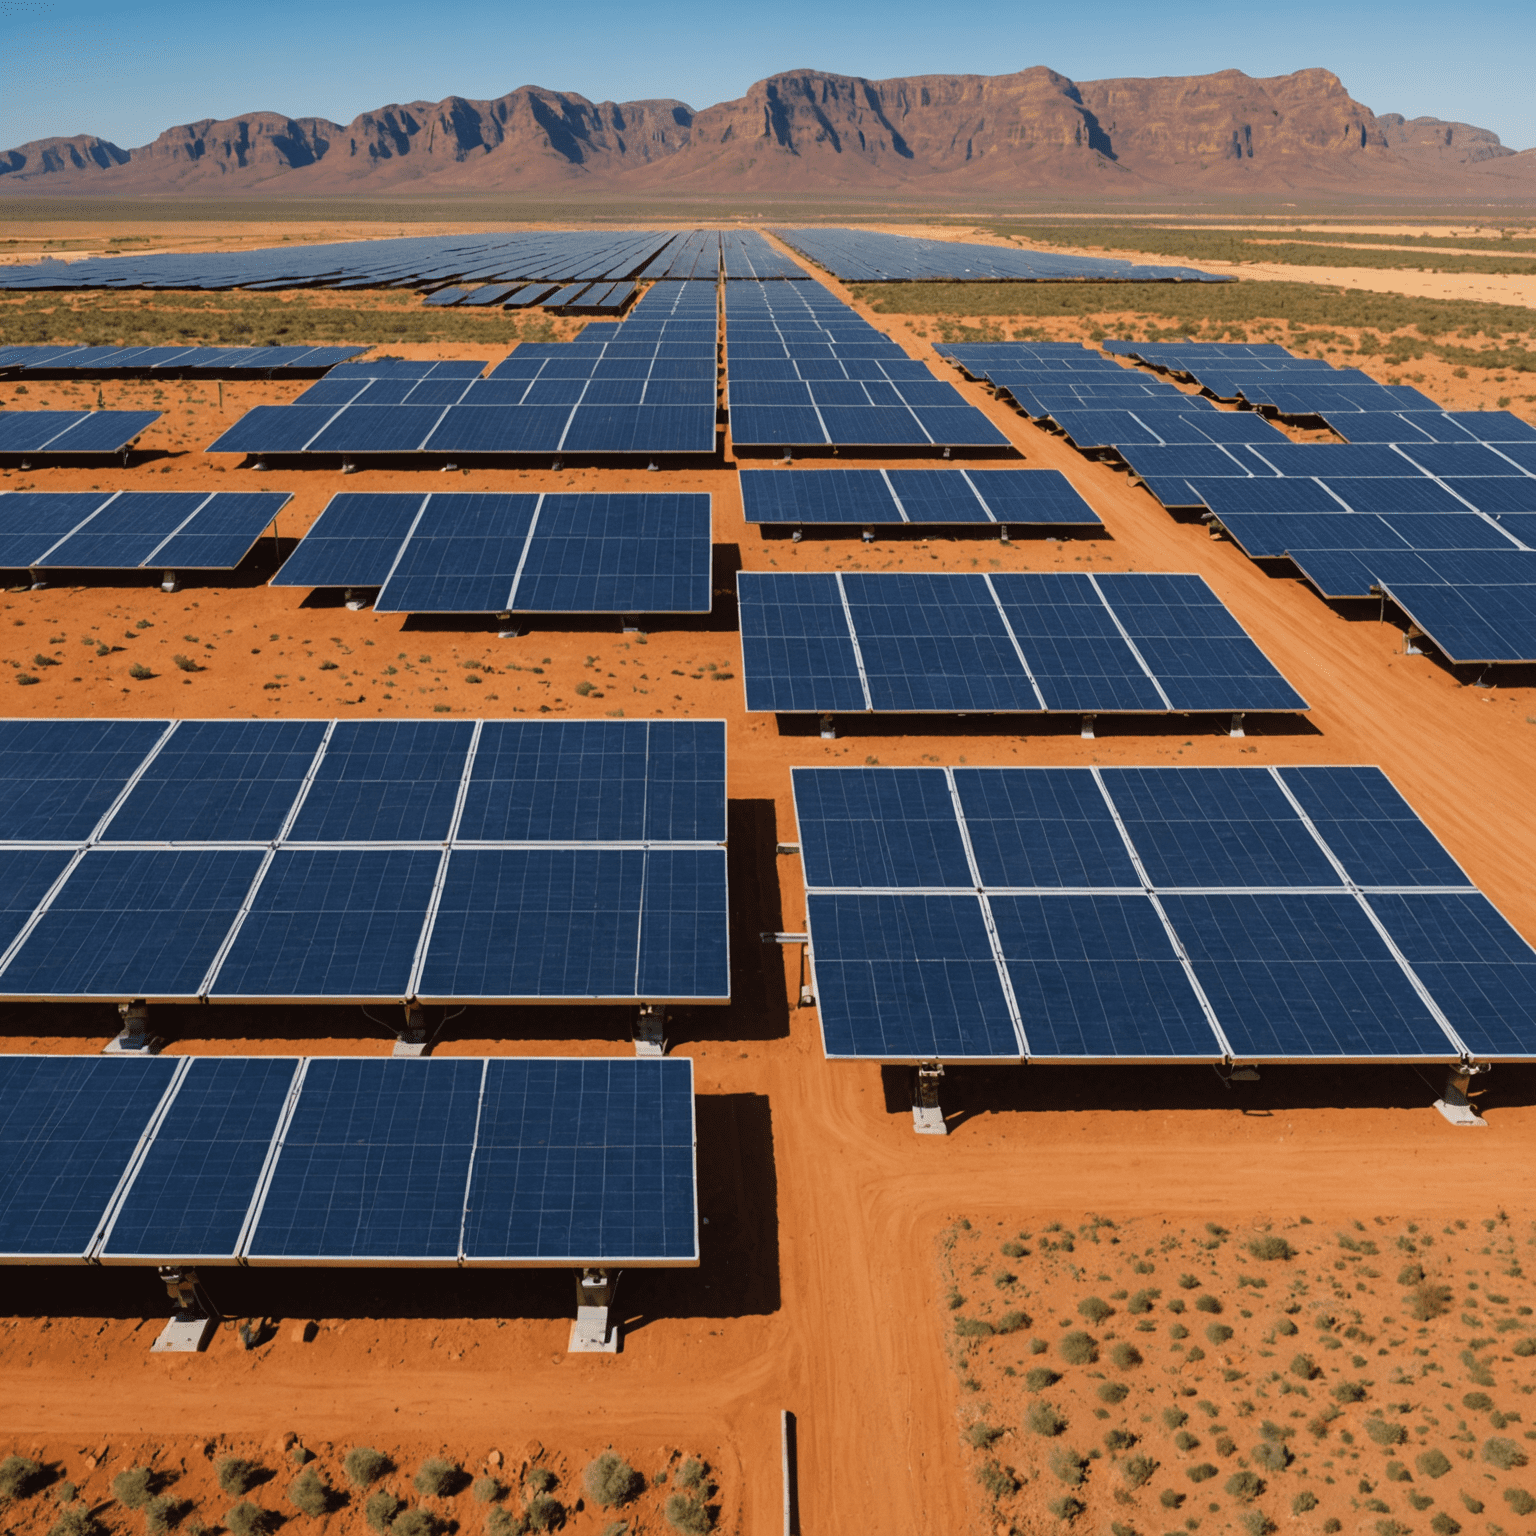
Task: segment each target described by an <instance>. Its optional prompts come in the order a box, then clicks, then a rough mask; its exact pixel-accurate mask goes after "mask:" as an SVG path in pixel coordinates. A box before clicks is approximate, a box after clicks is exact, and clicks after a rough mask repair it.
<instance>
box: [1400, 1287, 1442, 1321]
mask: <svg viewBox="0 0 1536 1536" xmlns="http://www.w3.org/2000/svg"><path fill="white" fill-rule="evenodd" d="M1451 1301H1452V1297H1451V1288H1450V1286H1448V1285H1439V1284H1437V1283H1436V1282H1435V1281H1433V1280H1424V1281H1421V1282H1420V1283H1419V1284H1418V1285H1416V1286H1414V1287H1413V1289H1412V1290H1411V1291H1410V1292H1409V1294H1408V1315H1409V1316H1410V1317H1411V1318H1412V1319H1413V1320H1414V1322H1416V1323H1427V1322H1430V1321H1431V1320H1432V1319H1434V1318H1437V1317H1439V1316H1441V1315H1442V1314H1443V1313H1446V1312H1449V1311H1450V1309H1451Z"/></svg>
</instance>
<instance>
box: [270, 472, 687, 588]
mask: <svg viewBox="0 0 1536 1536" xmlns="http://www.w3.org/2000/svg"><path fill="white" fill-rule="evenodd" d="M273 585H274V586H287V587H351V588H357V587H377V588H379V589H380V590H379V593H378V596H377V597H376V598H375V600H374V608H375V609H376V610H377V611H378V612H380V613H512V612H517V613H626V614H642V613H708V612H709V609H710V596H711V587H710V498H709V497H708V496H707V495H675V494H674V495H651V496H640V495H610V494H601V493H598V494H585V495H564V496H561V495H547V494H540V495H504V494H503V495H486V494H473V493H469V494H463V493H460V494H453V493H450V494H448V495H425V496H424V495H419V494H393V495H391V494H379V493H369V494H361V495H340V496H333V497H332V498H331V500H330V501H329V502H328V503H327V505H326V507H325V510H324V511H323V512H322V513H321V514H320V516H319V518H317V519H316V521H315V522H314V524H313V525H312V526H311V527H310V529H309V531H308V532H307V533H306V534H305V536H304V538H303V540H302V541H301V542H300V544H299V547H298V548H297V549H296V550H295V551H294V553H293V554H292V555H290V556H289V558H288V560H287V562H286V563H285V564H284V565H283V568H282V569H281V570H280V571H279V572H278V574H277V575H276V576H275V577H274V578H273Z"/></svg>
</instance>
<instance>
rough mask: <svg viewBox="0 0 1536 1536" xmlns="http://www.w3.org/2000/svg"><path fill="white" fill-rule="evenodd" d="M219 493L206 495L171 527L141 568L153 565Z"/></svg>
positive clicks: (141, 561)
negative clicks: (167, 546) (161, 553)
mask: <svg viewBox="0 0 1536 1536" xmlns="http://www.w3.org/2000/svg"><path fill="white" fill-rule="evenodd" d="M217 494H218V493H217V492H216V491H210V492H209V493H208V494H207V495H206V496H205V497H203V499H202V500H201V501H200V502H198V504H197V505H196V506H195V507H193V509H192V510H191V511H190V512H189V513H187V515H186V516H185V517H184V518H183V519H182V520H181V521H180V522H179V523H177V525H176V526H175V527H174V528H173V529H171V531H170V532H169V533H168V534H166V536H165V537H164V538H163V539H161V540H160V542H159V543H158V544H156V545H155V547H154V548H153V549H152V550H150V552H149V553H148V554H147V555H145V557H144V558H143V559H142V560H140V561H139V566H140V568H141V569H142V568H143V567H145V566H147V565H152V564H153V563H154V559H155V556H156V555H158V554H159V553H160V551H161V550H162V549H164V548H165V546H166V545H167V544H169V543H170V542H171V540H172V539H174V538H175V537H176V536H177V535H178V534H179V533H181V531H182V530H183V529H184V528H185V527H186V526H187V524H188V523H190V522H191V521H192V520H193V519H194V518H196V517H197V516H198V515H199V513H201V512H202V510H203V508H204V507H206V506H207V505H208V503H209V502H210V501H212V500H213V498H214V496H215V495H217ZM258 537H259V535H258Z"/></svg>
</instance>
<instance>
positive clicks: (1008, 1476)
mask: <svg viewBox="0 0 1536 1536" xmlns="http://www.w3.org/2000/svg"><path fill="white" fill-rule="evenodd" d="M976 1481H977V1482H978V1483H980V1484H981V1486H982V1487H983V1488H985V1489H986V1490H987V1494H988V1496H989V1497H990V1498H991V1499H992V1500H993V1502H994V1503H995V1502H996V1501H997V1500H999V1499H1007V1498H1011V1497H1012V1496H1013V1495H1014V1494H1016V1493H1017V1492H1018V1491H1019V1488H1020V1486H1021V1485H1020V1483H1019V1480H1018V1478H1017V1476H1015V1474H1014V1470H1013V1468H1012V1467H1003V1466H999V1465H998V1463H997V1462H995V1461H985V1462H983V1463H982V1464H981V1465H980V1466H979V1467H978V1468H977V1469H976Z"/></svg>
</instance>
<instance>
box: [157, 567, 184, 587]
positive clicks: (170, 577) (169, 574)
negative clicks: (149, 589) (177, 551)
mask: <svg viewBox="0 0 1536 1536" xmlns="http://www.w3.org/2000/svg"><path fill="white" fill-rule="evenodd" d="M160 590H161V591H162V592H179V591H180V590H181V583H180V582H179V581H177V580H176V572H175V571H162V572H161V573H160Z"/></svg>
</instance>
